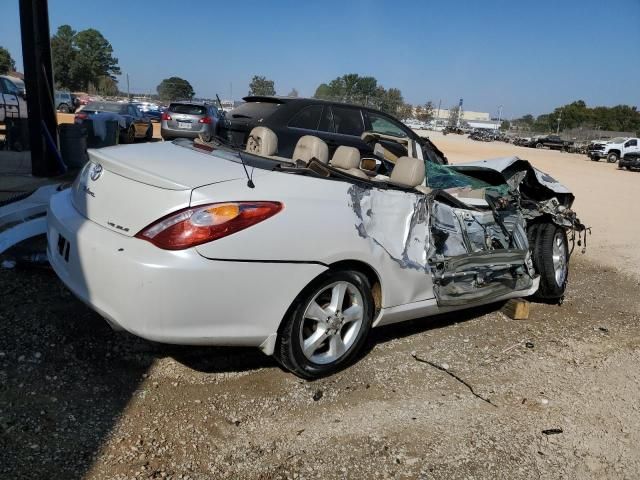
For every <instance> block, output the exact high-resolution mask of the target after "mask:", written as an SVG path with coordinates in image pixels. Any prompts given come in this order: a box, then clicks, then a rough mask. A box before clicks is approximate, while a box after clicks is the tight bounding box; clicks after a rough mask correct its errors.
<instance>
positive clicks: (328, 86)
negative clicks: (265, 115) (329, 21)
mask: <svg viewBox="0 0 640 480" xmlns="http://www.w3.org/2000/svg"><path fill="white" fill-rule="evenodd" d="M51 55H52V63H53V69H54V78H55V83H56V88H59V89H64V90H70V91H87V92H88V93H97V94H100V95H104V96H115V95H122V94H123V93H124V92H122V91H121V89H120V88H119V86H118V82H117V79H116V75H120V73H121V70H120V67H119V65H118V58H117V57H115V56H114V55H113V47H112V46H111V43H109V41H108V40H107V39H106V38H105V37H104V36H103V35H102V33H100V32H99V31H98V30H96V29H93V28H89V29H86V30H82V31H79V32H78V31H75V30H74V29H73V28H72V27H71V26H70V25H61V26H60V27H58V30H57V31H56V33H55V35H53V37H51ZM15 70H16V65H15V61H14V59H13V58H12V57H11V54H10V52H9V51H8V50H7V49H6V48H3V47H1V46H0V75H4V74H7V73H11V72H14V71H15ZM156 91H157V93H158V95H157V97H158V98H159V99H160V100H163V101H170V100H177V99H192V98H194V96H195V91H194V89H193V87H192V85H191V84H190V83H189V82H188V81H187V80H185V79H183V78H180V77H176V76H173V77H169V78H165V79H164V80H162V81H161V82H160V84H159V85H158V86H157V88H156ZM275 94H276V88H275V82H274V81H273V80H270V79H268V78H266V77H265V76H261V75H255V76H253V78H252V79H251V82H250V84H249V95H275ZM288 96H290V97H297V96H298V91H297V90H296V89H295V88H293V89H292V90H291V91H290V92H289V93H288ZM314 98H318V99H325V100H333V101H338V102H344V103H352V104H356V105H365V106H369V107H372V108H377V109H379V110H382V111H383V112H386V113H389V114H391V115H394V116H396V117H398V118H400V119H405V118H417V119H419V120H422V121H429V120H431V119H432V118H433V117H434V106H433V105H434V104H433V102H431V101H427V102H425V103H424V104H420V105H411V104H409V103H407V102H405V101H404V98H403V96H402V92H401V91H400V89H398V88H384V87H383V86H382V85H380V84H379V83H378V80H377V79H376V78H375V77H372V76H361V75H358V74H357V73H348V74H345V75H342V76H339V77H337V78H334V79H333V80H331V81H329V82H328V83H321V84H320V85H319V86H318V88H316V91H315V93H314ZM455 108H456V106H454V107H452V108H451V109H450V111H451V112H453V111H454V110H455ZM510 127H511V128H515V129H517V130H523V131H533V132H554V131H557V130H560V131H563V130H568V129H573V128H585V129H599V130H612V131H629V132H640V112H638V108H637V107H636V106H629V105H616V106H614V107H604V106H596V107H588V106H587V104H586V103H585V102H584V101H583V100H577V101H574V102H572V103H569V104H567V105H563V106H560V107H557V108H555V109H554V110H553V112H550V113H544V114H542V115H538V116H534V115H531V114H527V115H523V116H522V117H520V118H517V119H514V120H512V121H511V122H509V121H506V120H505V121H503V123H502V128H504V129H506V128H510Z"/></svg>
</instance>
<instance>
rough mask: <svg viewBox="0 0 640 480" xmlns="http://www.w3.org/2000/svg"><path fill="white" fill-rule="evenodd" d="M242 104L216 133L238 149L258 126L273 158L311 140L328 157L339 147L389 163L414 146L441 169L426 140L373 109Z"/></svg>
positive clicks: (305, 102)
mask: <svg viewBox="0 0 640 480" xmlns="http://www.w3.org/2000/svg"><path fill="white" fill-rule="evenodd" d="M244 101H245V102H246V103H243V104H242V105H239V106H238V107H236V108H234V109H233V110H231V111H230V112H228V113H227V115H226V119H225V122H224V124H223V126H222V127H221V129H220V136H221V137H222V138H224V139H226V140H227V141H229V142H230V143H231V144H233V145H235V146H238V147H243V146H244V145H246V143H247V139H248V137H249V132H251V130H252V129H253V128H254V127H258V126H264V127H268V128H270V129H271V130H273V131H274V132H275V134H276V135H277V137H278V155H280V156H283V157H291V155H292V154H293V151H294V149H295V147H296V144H297V142H298V140H300V138H301V137H303V136H305V135H313V136H316V137H318V138H320V139H322V140H323V141H324V142H325V143H326V144H327V146H328V148H329V154H330V155H332V154H333V152H335V150H336V148H337V147H338V146H339V145H345V146H350V147H355V148H357V149H358V151H359V152H360V154H361V155H366V156H372V155H373V154H374V149H377V150H378V153H379V155H382V156H385V157H386V158H387V159H389V160H390V161H393V160H395V159H396V158H398V157H401V156H404V155H407V153H408V152H407V148H406V146H405V145H406V144H408V143H409V142H415V143H416V144H417V145H418V146H419V148H420V150H421V152H422V155H423V156H424V157H425V158H427V159H429V160H431V161H433V162H436V163H442V164H446V163H447V159H446V157H445V156H444V154H443V153H442V152H441V151H440V150H438V148H437V147H436V146H435V145H434V144H433V143H431V141H430V140H429V139H428V138H425V137H420V136H418V135H417V134H416V133H415V132H414V131H413V130H412V129H411V128H409V127H407V126H406V125H404V124H403V123H402V122H400V121H399V120H397V119H396V118H394V117H392V116H391V115H387V114H386V113H383V112H381V111H379V110H375V109H373V108H368V107H363V106H358V105H348V104H344V103H338V102H330V101H326V100H318V99H315V98H291V97H274V96H249V97H245V98H244ZM398 139H402V140H403V142H400V143H399V142H398V141H397V140H398Z"/></svg>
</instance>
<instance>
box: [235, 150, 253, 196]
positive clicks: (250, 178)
mask: <svg viewBox="0 0 640 480" xmlns="http://www.w3.org/2000/svg"><path fill="white" fill-rule="evenodd" d="M238 157H240V162H242V168H244V173H245V174H246V175H247V187H249V188H256V184H255V183H253V170H251V175H249V172H248V171H247V164H246V163H244V157H243V156H242V150H238Z"/></svg>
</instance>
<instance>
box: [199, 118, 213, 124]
mask: <svg viewBox="0 0 640 480" xmlns="http://www.w3.org/2000/svg"><path fill="white" fill-rule="evenodd" d="M198 123H207V124H209V123H211V117H203V118H201V119H200V120H198Z"/></svg>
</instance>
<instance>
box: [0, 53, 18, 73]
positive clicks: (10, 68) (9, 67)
mask: <svg viewBox="0 0 640 480" xmlns="http://www.w3.org/2000/svg"><path fill="white" fill-rule="evenodd" d="M15 70H16V62H15V61H14V60H13V58H12V57H11V54H10V53H9V50H7V49H6V48H4V47H0V75H5V74H7V73H9V72H15Z"/></svg>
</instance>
